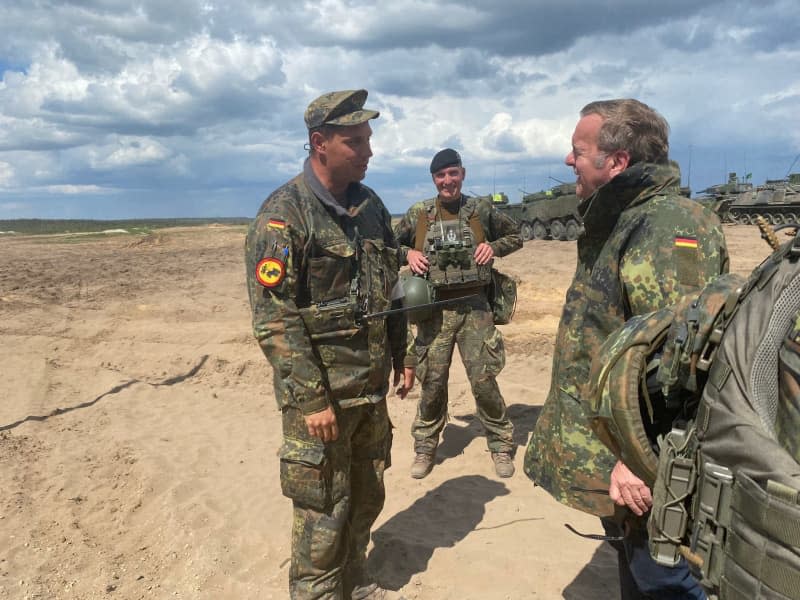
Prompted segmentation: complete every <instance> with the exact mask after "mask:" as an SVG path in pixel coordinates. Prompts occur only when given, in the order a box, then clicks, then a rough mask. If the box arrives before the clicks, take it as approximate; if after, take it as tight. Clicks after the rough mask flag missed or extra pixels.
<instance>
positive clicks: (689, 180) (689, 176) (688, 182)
mask: <svg viewBox="0 0 800 600" xmlns="http://www.w3.org/2000/svg"><path fill="white" fill-rule="evenodd" d="M686 186H687V187H688V188H689V189H692V145H691V144H689V171H688V172H687V173H686Z"/></svg>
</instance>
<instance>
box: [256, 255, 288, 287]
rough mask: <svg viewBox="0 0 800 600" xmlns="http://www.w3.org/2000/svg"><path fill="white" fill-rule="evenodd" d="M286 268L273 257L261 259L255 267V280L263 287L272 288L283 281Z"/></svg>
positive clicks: (280, 261)
mask: <svg viewBox="0 0 800 600" xmlns="http://www.w3.org/2000/svg"><path fill="white" fill-rule="evenodd" d="M285 275H286V266H285V265H284V264H283V261H282V260H279V259H277V258H275V257H273V256H271V257H269V258H262V259H261V260H260V261H258V264H257V265H256V280H257V281H258V283H260V284H261V285H263V286H264V287H268V288H272V287H275V286H276V285H278V284H279V283H280V282H281V281H283V277H284V276H285Z"/></svg>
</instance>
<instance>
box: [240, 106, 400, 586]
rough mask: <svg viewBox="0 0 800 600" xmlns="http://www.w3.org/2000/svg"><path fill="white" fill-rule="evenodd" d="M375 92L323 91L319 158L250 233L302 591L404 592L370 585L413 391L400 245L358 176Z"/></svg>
mask: <svg viewBox="0 0 800 600" xmlns="http://www.w3.org/2000/svg"><path fill="white" fill-rule="evenodd" d="M366 97H367V91H366V90H356V91H342V92H332V93H329V94H325V95H323V96H321V97H320V98H318V99H316V100H314V101H313V102H312V103H311V104H310V105H309V107H308V109H307V111H306V114H305V121H306V125H307V127H308V132H309V137H308V140H309V141H308V145H309V147H310V155H309V157H308V159H307V160H306V162H305V165H304V167H303V172H302V173H301V174H299V175H297V176H296V177H295V178H294V179H292V180H291V181H289V182H288V183H286V184H284V185H283V186H281V187H280V188H278V189H277V190H276V191H275V192H273V193H272V194H271V195H270V196H269V197H268V198H267V199H266V200H265V201H264V203H263V205H262V206H261V209H260V210H259V212H258V215H257V216H256V218H255V220H254V221H253V223H252V224H251V226H250V229H249V230H248V233H247V243H246V250H245V252H246V256H245V259H246V266H247V282H248V289H249V294H250V305H251V308H252V313H253V330H254V333H255V337H256V339H257V340H258V343H259V345H260V346H261V349H262V350H263V352H264V354H265V355H266V357H267V359H269V362H270V364H271V365H272V368H273V372H274V388H275V398H276V400H277V403H278V407H279V408H280V410H281V413H282V420H283V446H282V447H281V449H280V453H279V454H280V478H281V489H282V491H283V494H284V495H285V496H287V497H288V498H291V499H292V502H293V506H294V517H293V527H292V562H291V568H290V571H289V591H290V595H291V597H292V598H293V599H295V600H310V599H325V600H341V599H344V598H347V599H349V598H353V599H364V598H369V599H383V598H390V597H395V596H394V595H393V594H392V593H391V592H387V591H385V590H383V589H381V588H379V587H378V586H377V584H375V583H374V582H372V581H370V579H369V578H368V576H367V574H366V573H365V559H366V556H365V553H366V548H367V544H368V542H369V538H370V528H371V526H372V524H373V523H374V522H375V519H376V518H377V516H378V514H379V513H380V511H381V509H382V508H383V502H384V484H383V472H384V469H385V468H387V467H388V466H389V462H390V448H391V441H392V434H391V423H390V422H389V417H388V414H387V409H386V394H387V392H388V389H389V376H390V374H391V371H392V368H394V373H395V378H394V383H395V385H399V384H400V381H401V375H402V380H403V383H402V387H401V388H399V390H398V393H399V394H400V395H401V396H402V397H404V396H405V394H406V393H407V392H408V390H409V389H410V388H411V385H412V384H413V379H414V370H413V368H405V367H404V358H405V353H406V352H405V349H406V320H405V316H404V315H397V314H394V315H391V316H389V317H388V318H386V317H384V318H370V317H369V313H375V312H379V311H384V310H387V309H389V307H390V305H391V297H392V293H393V290H394V288H395V286H396V285H397V278H398V259H397V243H396V242H395V238H394V234H393V232H392V229H391V217H390V215H389V213H388V211H387V210H386V208H385V207H384V205H383V203H382V202H381V200H380V198H378V196H377V195H376V194H375V192H373V191H372V190H371V189H370V188H368V187H366V186H364V185H362V184H361V183H359V182H360V181H361V180H362V179H363V178H364V176H365V174H366V170H367V164H368V162H369V158H370V156H372V151H371V149H370V141H369V140H370V136H371V134H372V130H371V128H370V126H369V120H370V119H374V118H376V117H377V116H378V113H377V112H376V111H373V110H367V109H365V108H364V102H365V100H366Z"/></svg>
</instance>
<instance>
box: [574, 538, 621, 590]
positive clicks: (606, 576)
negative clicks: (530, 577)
mask: <svg viewBox="0 0 800 600" xmlns="http://www.w3.org/2000/svg"><path fill="white" fill-rule="evenodd" d="M563 597H564V598H565V600H585V599H586V598H619V597H620V590H619V574H618V570H617V551H616V550H614V549H613V548H612V547H611V546H610V545H609V544H608V543H603V544H601V545H600V546H598V548H597V550H595V552H594V554H593V555H592V559H591V560H590V561H589V562H588V563H587V564H586V565H585V566H584V567H583V569H581V570H580V572H579V573H578V574H577V575H576V576H575V579H573V580H572V581H571V582H570V584H569V585H568V586H567V587H565V588H564V593H563Z"/></svg>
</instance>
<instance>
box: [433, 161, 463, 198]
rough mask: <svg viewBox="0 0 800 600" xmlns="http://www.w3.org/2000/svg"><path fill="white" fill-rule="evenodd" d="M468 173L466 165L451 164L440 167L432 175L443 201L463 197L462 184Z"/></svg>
mask: <svg viewBox="0 0 800 600" xmlns="http://www.w3.org/2000/svg"><path fill="white" fill-rule="evenodd" d="M466 174H467V171H466V169H464V167H459V166H458V165H451V166H449V167H444V168H442V169H439V170H438V171H436V172H435V173H433V175H431V177H432V178H433V185H435V186H436V191H437V192H439V198H440V199H441V200H442V201H443V202H454V201H456V200H458V199H459V198H461V185H462V184H463V183H464V177H465V176H466Z"/></svg>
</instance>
